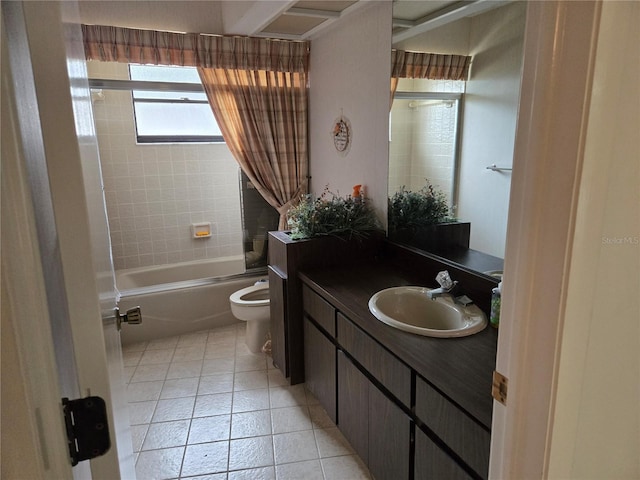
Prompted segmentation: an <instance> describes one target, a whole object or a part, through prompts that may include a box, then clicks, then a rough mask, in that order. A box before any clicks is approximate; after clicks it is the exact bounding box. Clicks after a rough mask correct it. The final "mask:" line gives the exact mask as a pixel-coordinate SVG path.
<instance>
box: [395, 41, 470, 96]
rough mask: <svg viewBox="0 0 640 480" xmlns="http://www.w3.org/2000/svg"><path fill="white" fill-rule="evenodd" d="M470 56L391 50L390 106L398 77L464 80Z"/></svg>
mask: <svg viewBox="0 0 640 480" xmlns="http://www.w3.org/2000/svg"><path fill="white" fill-rule="evenodd" d="M470 66H471V57H467V56H463V55H444V54H441V53H422V52H407V51H405V50H395V49H393V50H391V106H390V107H389V108H391V107H392V106H393V96H394V95H395V93H396V90H397V88H398V80H399V79H400V78H426V79H429V80H466V79H467V77H468V76H469V67H470Z"/></svg>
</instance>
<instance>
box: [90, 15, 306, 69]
mask: <svg viewBox="0 0 640 480" xmlns="http://www.w3.org/2000/svg"><path fill="white" fill-rule="evenodd" d="M82 35H83V39H84V51H85V56H86V58H87V60H100V61H103V62H124V63H141V64H152V65H176V66H182V67H206V68H229V69H239V70H265V71H270V72H299V73H305V72H307V71H308V68H309V42H307V41H290V40H277V39H268V38H255V37H237V36H225V35H204V34H197V33H173V32H158V31H154V30H140V29H134V28H122V27H109V26H102V25H82Z"/></svg>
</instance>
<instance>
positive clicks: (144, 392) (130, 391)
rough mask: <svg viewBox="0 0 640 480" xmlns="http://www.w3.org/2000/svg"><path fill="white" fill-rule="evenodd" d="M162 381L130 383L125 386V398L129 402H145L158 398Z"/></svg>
mask: <svg viewBox="0 0 640 480" xmlns="http://www.w3.org/2000/svg"><path fill="white" fill-rule="evenodd" d="M163 383H164V382H161V381H158V382H140V383H130V384H129V385H128V386H127V400H128V401H129V402H145V401H147V400H157V399H158V398H160V391H161V390H162V385H163Z"/></svg>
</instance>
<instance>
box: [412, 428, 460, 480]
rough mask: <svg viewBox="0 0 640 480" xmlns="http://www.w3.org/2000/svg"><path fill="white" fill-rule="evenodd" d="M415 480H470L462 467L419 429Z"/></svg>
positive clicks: (417, 429) (417, 433) (417, 431)
mask: <svg viewBox="0 0 640 480" xmlns="http://www.w3.org/2000/svg"><path fill="white" fill-rule="evenodd" d="M414 465H415V471H414V478H415V480H440V479H444V478H446V479H447V480H469V479H470V478H472V477H470V476H469V475H468V474H467V472H465V471H464V470H463V469H462V467H460V466H459V465H458V464H457V463H456V462H455V461H454V460H453V459H451V458H450V457H449V456H448V455H447V454H446V453H444V452H443V451H442V450H440V448H439V447H438V446H437V445H436V444H435V443H433V442H432V441H431V439H430V438H429V437H427V435H426V434H425V433H424V432H422V430H420V429H419V428H416V452H415V460H414Z"/></svg>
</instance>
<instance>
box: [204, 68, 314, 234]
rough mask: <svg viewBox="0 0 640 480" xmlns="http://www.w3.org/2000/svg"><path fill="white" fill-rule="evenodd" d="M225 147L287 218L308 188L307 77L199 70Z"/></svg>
mask: <svg viewBox="0 0 640 480" xmlns="http://www.w3.org/2000/svg"><path fill="white" fill-rule="evenodd" d="M198 72H199V73H200V78H201V80H202V84H203V85H204V87H205V91H206V93H207V97H208V99H209V103H210V104H211V108H212V109H213V113H214V115H215V117H216V120H217V121H218V125H219V126H220V129H221V130H222V136H223V137H224V138H225V140H226V142H227V146H228V147H229V149H230V150H231V152H232V153H233V155H234V157H235V158H236V160H237V161H238V163H239V164H240V166H241V168H242V170H243V171H244V172H245V174H246V175H247V176H248V177H249V179H250V180H251V182H252V183H253V184H254V185H255V187H256V188H257V189H258V191H259V192H260V194H261V195H262V196H263V197H264V198H265V200H266V201H267V202H269V204H271V205H272V206H273V207H275V208H276V209H277V210H278V212H279V213H280V225H279V228H280V229H284V228H286V226H287V224H286V214H287V212H288V210H289V208H290V207H291V206H292V205H294V204H295V203H297V201H298V200H299V199H300V197H301V195H302V194H303V193H305V192H306V189H307V172H308V156H307V85H306V84H307V81H306V74H304V73H292V72H270V71H264V70H258V71H251V70H232V69H222V68H198Z"/></svg>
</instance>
